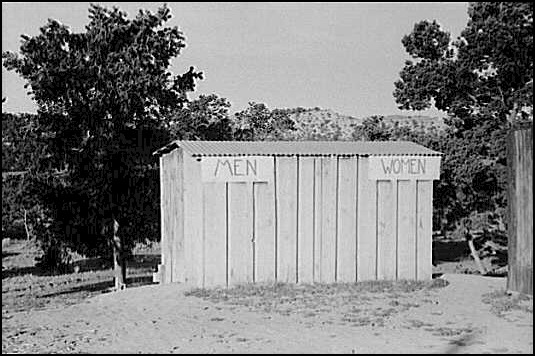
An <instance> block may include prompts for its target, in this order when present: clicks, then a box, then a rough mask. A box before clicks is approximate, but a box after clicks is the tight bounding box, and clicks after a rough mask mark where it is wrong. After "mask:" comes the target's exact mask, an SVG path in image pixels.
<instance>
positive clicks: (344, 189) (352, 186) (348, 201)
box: [336, 157, 358, 282]
mask: <svg viewBox="0 0 535 356" xmlns="http://www.w3.org/2000/svg"><path fill="white" fill-rule="evenodd" d="M357 162H358V161H357V158H356V157H349V158H344V157H340V158H339V159H338V223H337V226H338V233H337V235H338V244H337V245H338V251H337V256H338V258H337V273H336V274H337V276H336V280H337V282H355V281H356V277H357V266H356V263H355V262H356V259H357V251H356V247H357V245H356V237H357V210H356V204H357V201H356V199H357Z"/></svg>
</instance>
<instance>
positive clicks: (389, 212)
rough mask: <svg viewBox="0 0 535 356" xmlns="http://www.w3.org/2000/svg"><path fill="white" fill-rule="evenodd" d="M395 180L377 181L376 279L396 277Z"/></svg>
mask: <svg viewBox="0 0 535 356" xmlns="http://www.w3.org/2000/svg"><path fill="white" fill-rule="evenodd" d="M396 187H397V185H396V181H395V180H393V181H383V180H380V181H378V182H377V244H378V246H377V251H378V256H377V258H378V261H377V265H378V271H377V278H378V279H387V280H393V279H396V251H397V245H396V232H397V231H396V205H397V204H396V203H397V202H396V200H397V197H396V196H397V192H396Z"/></svg>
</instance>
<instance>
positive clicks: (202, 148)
mask: <svg viewBox="0 0 535 356" xmlns="http://www.w3.org/2000/svg"><path fill="white" fill-rule="evenodd" d="M155 154H156V155H158V156H159V160H160V183H161V234H162V235H161V251H162V252H161V253H162V261H161V262H162V263H161V265H160V266H159V271H158V273H157V274H155V277H156V278H157V279H158V280H159V281H160V282H161V283H171V282H181V283H186V284H188V285H191V286H193V287H215V286H231V285H235V284H240V283H251V282H285V283H315V282H321V283H330V282H356V281H365V280H395V279H413V280H426V279H431V274H432V265H431V242H432V241H431V237H432V212H433V206H432V204H433V180H435V179H438V178H439V172H440V159H441V153H439V152H436V151H433V150H430V149H428V148H426V147H423V146H421V145H417V144H415V143H412V142H403V141H392V142H362V141H361V142H347V141H344V142H341V141H338V142H325V141H323V142H319V141H293V142H290V141H270V142H251V141H174V142H172V143H170V144H169V145H167V146H165V147H163V148H161V149H160V150H158V151H156V152H155Z"/></svg>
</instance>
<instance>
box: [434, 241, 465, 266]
mask: <svg viewBox="0 0 535 356" xmlns="http://www.w3.org/2000/svg"><path fill="white" fill-rule="evenodd" d="M469 255H470V248H469V247H468V244H467V243H466V241H464V240H440V241H433V263H435V262H458V261H461V260H463V259H464V258H466V257H468V256H469Z"/></svg>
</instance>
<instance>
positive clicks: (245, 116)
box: [232, 102, 294, 141]
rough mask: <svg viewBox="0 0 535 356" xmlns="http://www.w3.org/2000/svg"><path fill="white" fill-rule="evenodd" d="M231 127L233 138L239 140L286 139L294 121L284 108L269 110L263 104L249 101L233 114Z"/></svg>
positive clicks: (292, 128)
mask: <svg viewBox="0 0 535 356" xmlns="http://www.w3.org/2000/svg"><path fill="white" fill-rule="evenodd" d="M232 127H233V136H234V139H235V140H239V141H272V140H287V139H288V137H289V136H288V135H289V134H290V132H291V131H292V130H294V122H293V121H292V120H291V119H290V117H289V113H288V111H287V110H285V109H273V110H270V109H269V108H268V107H267V106H266V105H265V104H262V103H255V102H250V103H249V107H248V108H246V109H244V110H242V111H240V112H238V113H236V114H235V115H234V119H233V122H232Z"/></svg>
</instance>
